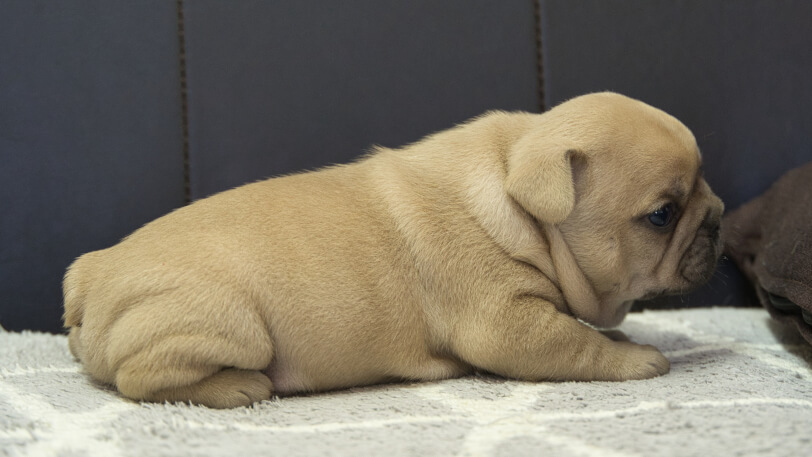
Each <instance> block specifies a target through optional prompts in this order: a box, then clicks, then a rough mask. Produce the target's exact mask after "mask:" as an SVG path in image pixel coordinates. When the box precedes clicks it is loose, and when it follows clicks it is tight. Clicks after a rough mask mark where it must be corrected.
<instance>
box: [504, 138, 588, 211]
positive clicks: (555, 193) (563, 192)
mask: <svg viewBox="0 0 812 457" xmlns="http://www.w3.org/2000/svg"><path fill="white" fill-rule="evenodd" d="M536 139H537V138H536ZM576 153H577V151H576V150H575V148H574V147H570V146H569V145H566V144H561V143H557V142H555V141H552V142H551V141H544V140H541V141H540V142H536V141H533V138H522V140H520V141H519V142H517V143H516V144H515V145H514V147H513V148H512V149H511V150H510V151H509V152H508V173H507V179H506V181H505V190H507V193H508V195H510V196H511V197H513V199H514V200H516V202H518V203H519V204H520V205H521V206H522V207H523V208H524V209H526V210H527V211H529V212H530V213H531V214H532V215H533V216H535V217H536V219H538V220H540V221H543V222H548V223H551V224H558V223H560V222H563V221H564V219H566V218H567V216H569V214H570V213H571V212H572V209H573V208H574V207H575V183H574V178H573V164H572V160H573V157H572V156H573V154H576Z"/></svg>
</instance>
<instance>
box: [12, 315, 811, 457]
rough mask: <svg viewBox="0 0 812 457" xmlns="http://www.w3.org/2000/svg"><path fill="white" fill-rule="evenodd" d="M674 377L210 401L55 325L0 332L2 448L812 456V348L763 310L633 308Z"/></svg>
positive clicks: (483, 383) (448, 385)
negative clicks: (140, 371) (96, 351)
mask: <svg viewBox="0 0 812 457" xmlns="http://www.w3.org/2000/svg"><path fill="white" fill-rule="evenodd" d="M621 329H622V330H624V331H625V332H626V333H627V334H628V335H629V336H630V337H631V338H632V340H635V341H638V342H643V343H650V344H654V345H656V346H658V347H659V348H660V349H661V350H662V351H663V352H664V353H665V355H666V356H667V357H668V358H669V359H670V360H671V363H672V369H671V373H669V374H668V375H666V376H663V377H660V378H656V379H650V380H645V381H631V382H623V383H603V382H595V383H527V382H516V381H508V380H503V379H499V378H495V377H487V376H475V377H468V378H463V379H454V380H447V381H442V382H434V383H415V384H390V385H383V386H373V387H368V388H359V389H353V390H348V391H340V392H332V393H325V394H319V395H311V396H300V397H289V398H282V399H274V400H272V401H268V402H264V403H261V404H258V405H256V406H254V407H253V408H240V409H234V410H226V411H217V410H210V409H207V408H204V407H197V406H189V405H161V404H138V403H135V402H131V401H128V400H125V399H122V398H120V397H119V396H118V395H117V394H116V393H115V392H114V391H112V390H110V389H108V388H105V387H102V386H97V385H94V384H93V383H91V382H90V381H89V380H88V378H87V377H86V376H85V375H84V374H83V373H82V371H81V368H80V366H79V365H78V364H77V363H76V362H75V361H74V360H73V359H72V357H71V356H70V353H69V352H68V350H67V345H66V343H67V341H66V339H65V337H64V336H55V335H47V334H39V333H30V332H24V333H11V332H4V331H2V330H0V455H12V456H16V455H22V456H66V457H67V456H100V457H102V456H103V457H114V456H137V457H141V456H151V457H156V456H164V455H166V456H184V455H189V456H229V457H232V456H235V455H243V454H245V455H262V456H268V457H270V456H287V457H294V456H314V455H352V456H372V455H384V456H386V457H397V456H531V455H532V456H537V455H544V456H649V455H658V456H669V455H673V456H707V455H720V456H729V455H744V456H750V455H765V456H804V455H812V434H810V429H811V428H812V370H811V369H810V366H812V365H811V364H812V348H810V346H808V345H806V344H805V343H804V342H803V341H802V340H801V339H799V338H798V337H796V336H795V335H794V334H793V333H792V332H791V331H789V330H784V329H783V328H782V327H780V326H778V325H777V324H775V323H774V322H773V321H771V320H770V319H769V318H768V316H767V314H766V312H764V311H763V310H760V309H734V308H710V309H693V310H677V311H654V312H653V311H649V312H644V313H641V314H632V315H630V316H629V317H628V318H627V320H626V322H625V323H624V324H623V326H622V327H621Z"/></svg>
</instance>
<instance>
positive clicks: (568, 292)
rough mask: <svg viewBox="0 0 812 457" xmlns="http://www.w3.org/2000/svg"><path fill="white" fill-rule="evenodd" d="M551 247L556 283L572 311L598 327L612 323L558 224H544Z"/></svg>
mask: <svg viewBox="0 0 812 457" xmlns="http://www.w3.org/2000/svg"><path fill="white" fill-rule="evenodd" d="M542 227H543V230H544V233H545V234H546V236H547V241H548V243H549V247H550V260H551V261H552V264H553V268H554V269H555V272H556V279H555V280H554V282H555V284H556V285H557V286H558V288H559V290H560V291H561V293H562V294H563V295H564V300H565V306H566V307H567V308H568V309H569V312H570V314H572V315H573V316H575V317H577V318H578V319H581V320H582V321H584V322H587V323H589V324H592V325H596V326H598V327H604V326H609V327H610V326H612V325H614V324H615V322H612V321H613V320H614V319H613V316H604V313H603V312H602V307H601V303H600V300H599V299H598V295H597V293H595V289H594V288H593V287H592V284H591V283H590V282H589V280H588V279H587V278H586V276H585V275H584V273H583V271H582V270H581V268H580V267H579V266H578V262H577V261H576V260H575V256H574V255H573V253H572V251H571V250H570V248H569V246H568V245H567V242H566V240H564V236H563V235H562V234H561V231H560V230H559V229H558V227H557V226H555V225H553V224H542ZM550 279H553V278H550Z"/></svg>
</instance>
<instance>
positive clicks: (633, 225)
mask: <svg viewBox="0 0 812 457" xmlns="http://www.w3.org/2000/svg"><path fill="white" fill-rule="evenodd" d="M700 164H701V157H700V154H699V151H698V149H697V146H696V141H695V140H694V137H693V135H692V134H691V132H690V131H689V130H688V129H687V128H686V127H685V126H684V125H682V124H681V123H680V122H679V121H677V120H676V119H675V118H673V117H671V116H669V115H668V114H666V113H664V112H662V111H660V110H657V109H655V108H653V107H651V106H648V105H646V104H644V103H642V102H639V101H636V100H632V99H630V98H627V97H624V96H621V95H618V94H612V93H598V94H590V95H584V96H581V97H578V98H575V99H572V100H570V101H567V102H565V103H563V104H561V105H559V106H557V107H555V108H553V109H552V110H550V111H548V112H546V113H544V114H529V113H505V112H492V113H488V114H485V115H483V116H481V117H479V118H477V119H474V120H472V121H470V122H468V123H466V124H463V125H460V126H458V127H455V128H452V129H450V130H446V131H443V132H440V133H437V134H434V135H431V136H429V137H427V138H425V139H423V140H422V141H420V142H418V143H415V144H412V145H409V146H407V147H404V148H402V149H397V150H394V149H385V148H378V149H377V150H375V151H374V152H373V153H372V154H370V155H369V156H367V157H365V158H364V159H362V160H360V161H358V162H356V163H353V164H350V165H343V166H336V167H332V168H327V169H324V170H321V171H317V172H309V173H302V174H296V175H291V176H285V177H281V178H274V179H269V180H266V181H261V182H257V183H253V184H249V185H245V186H242V187H239V188H236V189H233V190H229V191H227V192H223V193H220V194H217V195H214V196H212V197H209V198H206V199H203V200H200V201H197V202H195V203H193V204H192V205H189V206H187V207H184V208H180V209H178V210H176V211H174V212H172V213H170V214H168V215H166V216H163V217H161V218H159V219H157V220H155V221H153V222H151V223H149V224H147V225H145V226H144V227H142V228H141V229H139V230H137V231H135V232H134V233H133V234H131V235H130V236H128V237H127V238H126V239H124V240H123V241H121V242H120V243H119V244H117V245H115V246H113V247H111V248H108V249H104V250H101V251H96V252H91V253H88V254H85V255H83V256H81V257H80V258H79V259H77V260H76V261H75V262H74V263H73V265H71V267H70V268H69V269H68V272H67V274H66V276H65V282H64V294H65V315H64V319H65V325H66V326H67V327H69V328H70V336H69V342H70V348H71V350H72V352H73V354H75V355H76V357H78V358H79V359H80V360H81V361H82V363H83V364H84V366H85V368H86V370H87V372H88V373H90V375H91V376H92V377H94V378H95V379H97V380H99V381H102V382H104V383H109V384H112V385H114V386H116V388H117V389H118V390H119V391H120V392H121V393H122V394H123V395H125V396H127V397H130V398H133V399H137V400H147V401H171V402H174V401H182V402H193V403H197V404H203V405H208V406H211V407H217V408H227V407H235V406H240V405H250V404H252V403H254V402H256V401H260V400H264V399H268V398H270V396H271V395H272V394H280V395H281V394H292V393H297V392H313V391H323V390H329V389H339V388H345V387H350V386H358V385H365V384H373V383H380V382H387V381H392V380H436V379H442V378H448V377H453V376H460V375H463V374H466V373H470V372H472V371H474V370H484V371H488V372H492V373H496V374H499V375H503V376H506V377H511V378H517V379H523V380H578V381H591V380H596V381H597V380H610V381H622V380H628V379H642V378H649V377H653V376H658V375H662V374H664V373H666V372H668V370H669V363H668V360H666V358H665V357H663V355H662V354H660V352H659V351H657V349H655V348H654V347H651V346H642V345H637V344H634V343H631V342H628V341H613V340H612V339H610V338H608V337H607V336H605V335H604V334H602V333H601V332H599V331H598V330H596V329H594V328H593V327H591V326H587V325H585V324H584V323H582V322H581V321H583V322H587V323H589V324H592V325H593V326H595V327H600V328H606V327H612V326H615V325H617V324H619V323H620V322H621V321H622V320H623V318H624V316H625V314H626V313H627V312H628V310H629V307H630V306H631V304H632V302H633V301H634V300H636V299H640V298H643V297H646V298H648V297H653V296H656V295H660V294H664V293H678V292H683V291H686V290H688V289H690V288H692V287H694V286H696V285H698V284H700V283H702V282H704V281H705V280H706V279H707V278H709V276H710V275H712V273H713V271H714V269H715V265H716V261H717V258H718V256H719V254H720V249H721V244H720V241H719V221H720V216H721V214H722V210H723V206H722V202H721V201H720V200H719V198H717V197H716V195H714V194H713V192H712V191H711V189H710V188H709V187H708V185H707V183H706V182H705V180H704V179H703V178H702V176H701V174H700ZM579 320H580V321H579Z"/></svg>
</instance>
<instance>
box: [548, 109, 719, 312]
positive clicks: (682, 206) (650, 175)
mask: <svg viewBox="0 0 812 457" xmlns="http://www.w3.org/2000/svg"><path fill="white" fill-rule="evenodd" d="M631 127H632V128H630V129H629V132H624V133H625V134H624V135H621V136H620V138H621V139H620V141H618V136H617V135H614V136H613V139H614V141H613V142H611V143H607V146H605V147H600V146H599V147H598V149H602V150H592V151H585V153H584V154H583V155H582V156H581V158H578V154H576V155H575V156H574V163H573V170H574V173H573V177H574V181H575V187H576V196H577V200H576V204H575V208H574V209H573V212H572V213H571V214H570V216H569V217H568V218H567V219H566V220H565V221H564V222H563V223H562V224H560V230H561V233H562V234H563V236H564V238H565V239H566V240H567V244H568V245H569V247H570V249H571V250H572V252H573V255H574V257H575V259H576V261H577V262H578V265H579V266H580V268H581V269H582V271H583V272H584V275H585V276H586V277H587V279H588V280H589V281H590V282H591V284H592V285H593V287H594V289H595V292H596V293H597V295H598V298H599V300H600V303H601V304H600V309H597V310H589V311H588V312H586V313H585V314H588V315H583V316H577V317H580V318H581V319H583V320H585V321H587V322H590V323H592V324H595V325H598V326H606V327H609V326H614V325H617V324H618V323H620V321H621V320H622V319H623V317H624V316H625V314H626V312H628V310H629V308H630V307H631V305H632V302H633V301H634V300H638V299H642V298H646V299H647V298H652V297H655V296H658V295H663V294H676V293H683V292H686V291H688V290H690V289H693V288H695V287H696V286H698V285H700V284H702V283H704V282H706V281H707V280H708V279H709V278H710V277H711V276H712V275H713V273H714V271H715V269H716V262H717V259H718V258H719V255H720V254H721V249H722V243H721V242H720V239H719V225H720V219H721V216H722V212H723V209H724V206H723V204H722V201H721V200H720V199H719V198H718V197H717V196H716V195H715V194H714V193H713V192H712V191H711V189H710V187H709V186H708V184H707V183H706V182H705V180H704V179H703V178H702V174H701V168H700V167H701V156H700V154H699V151H698V149H697V147H696V143H695V141H694V139H693V136H692V135H691V134H690V132H688V131H687V129H685V128H684V127H682V126H681V124H680V128H675V129H671V128H662V129H654V130H652V129H651V128H650V126H642V127H641V128H640V129H638V130H636V129H634V126H633V125H632V126H631ZM635 131H637V132H643V133H640V134H636V133H634V132H635ZM630 132H631V133H630ZM615 133H616V132H615Z"/></svg>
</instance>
